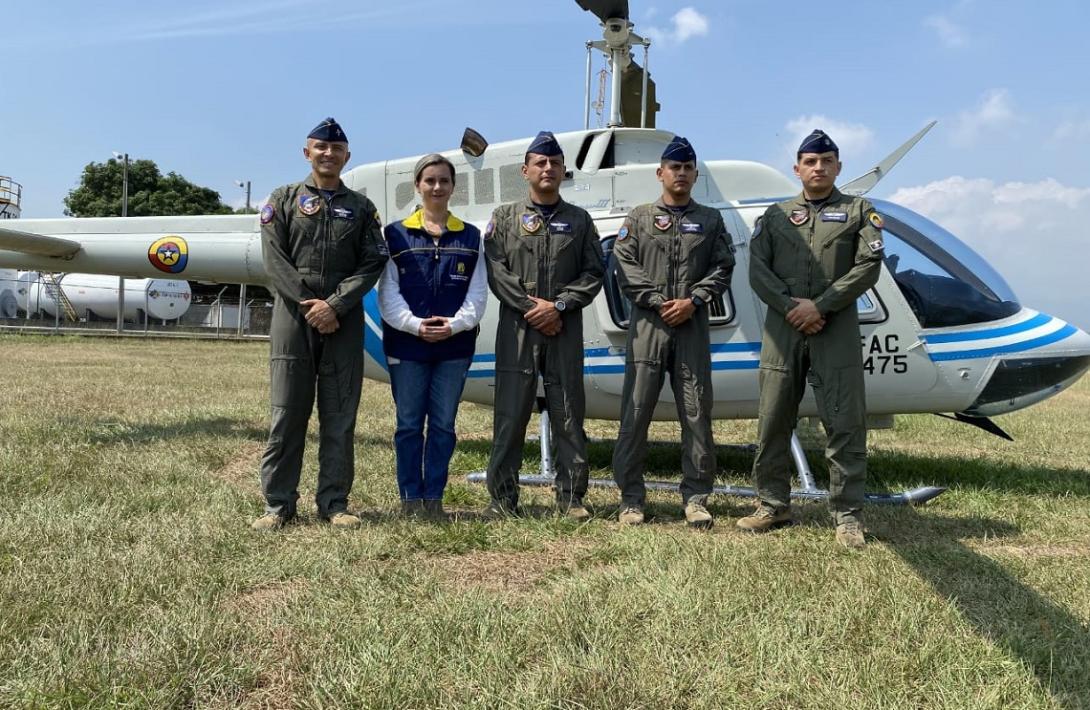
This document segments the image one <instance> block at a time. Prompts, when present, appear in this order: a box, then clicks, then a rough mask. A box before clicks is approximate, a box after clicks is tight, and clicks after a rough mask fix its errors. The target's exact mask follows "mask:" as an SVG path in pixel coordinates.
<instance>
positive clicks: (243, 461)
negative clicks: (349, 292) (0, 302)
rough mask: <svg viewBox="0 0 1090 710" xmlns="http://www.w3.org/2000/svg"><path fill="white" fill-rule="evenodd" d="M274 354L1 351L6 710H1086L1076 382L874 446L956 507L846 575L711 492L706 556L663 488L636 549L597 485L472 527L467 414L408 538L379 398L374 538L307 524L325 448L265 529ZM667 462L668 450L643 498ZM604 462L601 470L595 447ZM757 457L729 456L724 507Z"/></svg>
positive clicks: (914, 425) (931, 515)
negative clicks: (749, 521) (439, 517)
mask: <svg viewBox="0 0 1090 710" xmlns="http://www.w3.org/2000/svg"><path fill="white" fill-rule="evenodd" d="M266 347H267V346H265V345H263V344H255V343H230V342H223V343H210V342H177V341H166V342H164V341H134V340H114V339H92V338H60V337H57V338H51V337H34V336H10V335H9V336H0V363H3V365H2V372H3V382H2V384H0V501H2V513H0V707H5V708H6V707H102V706H111V707H113V706H122V707H142V708H143V707H146V708H164V707H215V708H219V707H222V708H234V707H272V708H289V707H309V708H319V707H321V708H325V707H366V708H371V707H375V708H452V707H471V708H584V707H587V708H730V707H738V708H837V707H858V708H935V707H941V708H1012V707H1013V708H1080V707H1090V631H1088V627H1090V561H1088V553H1090V505H1088V502H1090V417H1088V414H1087V413H1088V411H1090V380H1083V381H1082V382H1080V383H1079V384H1078V385H1076V386H1075V387H1074V388H1072V389H1071V390H1069V391H1068V392H1065V393H1063V394H1062V395H1060V396H1058V397H1056V398H1054V399H1052V400H1050V401H1048V402H1046V403H1044V404H1042V405H1039V406H1037V407H1034V408H1032V409H1030V410H1027V411H1023V412H1019V413H1016V414H1013V415H1010V416H1007V417H1003V418H1001V419H1000V422H999V423H1000V424H1001V425H1002V426H1004V427H1005V428H1006V429H1007V430H1008V431H1009V432H1010V433H1011V434H1012V435H1013V436H1014V437H1015V442H1014V443H1008V442H1004V441H1001V440H999V439H997V438H994V437H991V436H989V435H987V434H985V433H983V432H981V431H978V430H976V429H973V428H971V427H966V426H962V425H959V424H956V423H954V422H949V421H946V420H942V419H939V418H938V417H933V416H910V417H903V418H898V420H897V426H896V428H895V429H894V430H889V431H878V432H872V435H871V440H870V441H871V459H870V460H871V469H872V477H871V478H872V488H879V489H890V490H898V489H902V488H906V487H913V486H916V485H924V484H943V485H948V486H949V487H950V490H949V491H948V492H947V493H946V494H945V495H943V496H941V497H940V498H939V499H937V500H936V501H934V502H933V503H931V504H929V505H927V506H925V507H922V508H920V509H911V508H883V509H871V510H869V511H868V525H869V527H870V530H871V532H872V534H873V536H872V539H871V544H870V545H869V546H868V548H867V549H866V550H864V551H862V552H857V553H853V552H849V551H847V550H843V549H840V548H838V547H837V546H835V545H834V543H833V541H832V536H833V530H832V528H831V526H830V524H829V522H828V516H827V515H826V513H825V510H824V508H823V507H822V506H821V505H820V504H802V505H801V506H800V508H799V510H800V512H801V518H802V521H803V524H801V525H799V526H796V527H794V528H791V529H787V530H783V531H780V532H778V533H774V534H771V535H767V536H752V535H746V534H743V533H740V532H736V531H735V529H734V528H733V519H734V518H735V517H737V516H739V515H743V514H745V513H746V512H747V511H748V509H749V507H750V505H751V504H750V503H749V502H747V501H743V500H740V499H722V498H720V499H713V505H712V506H711V507H712V510H713V512H715V513H716V514H717V516H718V517H719V524H718V525H717V526H716V527H715V528H714V529H713V530H712V531H711V532H707V533H701V532H694V531H690V530H688V529H686V528H685V526H684V523H683V522H682V520H681V512H680V509H679V506H678V501H677V496H676V494H675V495H665V494H662V495H656V496H654V499H653V500H654V502H653V505H652V507H651V510H650V512H651V513H652V514H653V515H654V519H653V520H652V523H651V524H649V525H645V526H642V527H640V528H638V529H623V530H622V529H620V528H619V527H618V526H617V524H616V523H615V522H613V519H614V516H615V513H616V497H615V493H614V492H613V491H609V490H598V491H593V492H592V494H591V497H590V503H591V504H592V505H593V507H594V509H595V511H596V512H597V513H598V516H597V517H596V518H595V519H593V520H591V521H590V522H588V523H585V524H577V523H574V522H572V521H569V520H566V519H563V518H559V517H556V516H555V515H553V514H552V512H551V509H550V507H549V503H550V499H551V495H550V493H549V492H548V491H545V490H527V491H524V500H525V501H526V502H527V503H528V504H529V506H528V507H529V510H530V513H531V514H530V516H529V517H527V518H525V519H521V520H514V521H504V522H499V523H486V522H482V521H480V520H479V519H477V517H476V516H474V515H473V514H472V513H471V511H474V510H476V509H477V508H479V507H481V506H483V504H484V503H486V501H487V497H486V495H485V493H484V491H483V490H482V488H481V487H479V486H475V485H471V484H467V483H466V482H465V480H464V476H463V474H464V473H467V472H469V471H473V470H479V469H481V468H483V467H484V465H485V462H486V459H487V455H488V450H489V445H490V437H491V413H490V410H488V409H486V408H482V407H476V406H471V405H465V406H463V408H462V412H461V414H460V417H459V433H460V435H461V441H460V443H459V446H458V451H457V453H456V454H455V458H454V461H453V473H452V480H451V485H450V486H449V488H448V492H447V506H448V508H452V509H454V510H458V511H464V513H463V514H462V515H460V516H459V518H458V519H457V520H456V521H455V522H453V523H451V524H449V525H430V524H425V523H412V522H407V521H404V520H402V519H400V518H398V517H397V516H395V515H394V510H395V507H396V505H397V488H396V484H395V481H394V474H393V469H394V452H393V448H392V434H393V425H394V421H393V407H392V404H391V401H390V393H389V388H388V387H386V386H385V385H381V384H377V383H370V382H369V383H367V384H365V388H364V389H365V392H364V403H363V405H362V407H361V414H360V422H359V426H358V430H357V480H356V486H355V489H354V492H353V505H354V506H355V507H356V508H357V509H359V510H360V511H362V513H363V517H364V520H365V524H364V526H363V528H362V530H358V531H341V530H333V529H331V528H330V527H328V526H324V525H321V524H319V523H318V522H317V521H316V519H315V516H314V512H313V505H312V504H311V503H310V502H309V500H310V497H311V496H312V495H313V486H314V470H315V463H316V458H315V453H316V452H315V450H314V447H313V444H314V443H315V442H314V439H313V432H312V438H311V444H312V446H311V448H310V450H309V451H308V457H307V466H306V472H305V474H304V480H303V486H302V489H301V492H302V493H303V496H304V501H303V502H304V503H305V505H303V507H302V509H303V511H304V514H303V515H302V516H301V517H302V519H301V523H300V524H298V525H292V526H289V527H288V528H286V529H285V530H283V531H281V532H279V533H275V534H258V533H253V532H251V531H250V529H249V523H250V520H251V519H252V518H253V517H254V516H256V515H257V514H258V513H259V511H260V507H261V501H260V496H259V493H258V483H257V466H258V460H259V458H260V455H261V451H262V448H263V441H264V437H265V433H266V432H265V428H266V426H267V422H268V414H267V389H266V388H267V383H266V365H265V352H266ZM655 427H656V431H655V432H654V436H655V437H656V438H669V439H675V438H676V432H675V431H674V429H673V428H672V427H671V426H669V425H655ZM588 429H589V430H590V433H591V435H592V436H596V437H603V438H606V439H609V438H612V437H613V436H614V435H615V433H616V425H615V424H613V423H610V422H590V423H589V426H588ZM753 433H754V424H753V423H752V422H720V423H718V424H717V425H716V435H717V440H718V441H719V443H731V442H734V443H740V442H749V441H752V439H753ZM526 452H527V456H526V464H527V468H533V467H536V465H537V455H536V449H535V447H534V446H533V445H532V444H531V445H529V446H527V449H526ZM678 455H679V450H678V448H677V447H676V446H663V447H658V448H656V449H655V450H654V453H653V457H652V461H651V468H652V473H653V475H654V476H655V477H669V476H673V475H676V471H677V467H678ZM591 459H592V466H593V467H594V469H595V470H594V471H593V472H592V475H595V476H598V477H608V475H609V469H608V467H609V461H610V446H609V445H608V444H606V443H595V444H594V445H593V447H592V450H591ZM811 462H812V463H813V464H814V465H815V469H816V473H818V475H819V477H821V476H823V475H824V467H823V466H822V464H821V461H820V456H819V455H812V456H811ZM750 463H751V457H750V455H748V454H746V453H744V452H742V451H739V450H737V449H730V448H723V449H722V452H721V454H720V466H721V468H722V470H723V474H724V476H725V480H726V481H727V482H730V483H736V484H743V483H746V482H747V479H748V469H749V465H750Z"/></svg>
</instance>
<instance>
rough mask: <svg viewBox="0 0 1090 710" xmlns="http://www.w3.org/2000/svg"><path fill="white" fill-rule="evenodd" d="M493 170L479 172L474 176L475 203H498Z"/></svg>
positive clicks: (486, 169)
mask: <svg viewBox="0 0 1090 710" xmlns="http://www.w3.org/2000/svg"><path fill="white" fill-rule="evenodd" d="M494 172H495V170H494V169H493V168H485V169H484V170H478V171H477V172H476V173H474V174H473V202H474V203H476V204H478V205H488V204H491V203H493V202H495V201H496V186H495V184H494V180H493V173H494Z"/></svg>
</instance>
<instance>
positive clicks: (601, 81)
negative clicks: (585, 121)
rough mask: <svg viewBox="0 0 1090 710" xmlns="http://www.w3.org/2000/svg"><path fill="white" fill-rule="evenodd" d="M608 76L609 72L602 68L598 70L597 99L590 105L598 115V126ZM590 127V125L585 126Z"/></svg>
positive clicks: (604, 99)
mask: <svg viewBox="0 0 1090 710" xmlns="http://www.w3.org/2000/svg"><path fill="white" fill-rule="evenodd" d="M608 76H609V72H608V71H606V70H605V69H602V70H600V71H599V72H598V99H597V100H596V101H595V102H594V103H592V104H591V105H590V106H591V108H593V109H594V113H596V114H597V115H598V127H599V128H601V127H602V112H603V111H604V110H605V107H606V77H608ZM587 128H590V126H587Z"/></svg>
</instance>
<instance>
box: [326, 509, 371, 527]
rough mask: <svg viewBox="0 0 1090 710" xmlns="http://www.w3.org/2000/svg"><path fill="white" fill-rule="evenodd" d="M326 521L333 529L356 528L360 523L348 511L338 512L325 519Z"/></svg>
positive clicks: (356, 517) (358, 519) (356, 516)
mask: <svg viewBox="0 0 1090 710" xmlns="http://www.w3.org/2000/svg"><path fill="white" fill-rule="evenodd" d="M326 521H327V522H328V523H329V524H330V525H332V526H333V527H335V528H344V529H346V530H347V529H351V528H358V527H359V526H360V525H361V524H362V523H361V522H360V518H359V516H358V515H352V514H351V513H349V512H348V511H345V510H339V511H337V512H336V513H334V514H333V515H330V516H329V517H328V518H326Z"/></svg>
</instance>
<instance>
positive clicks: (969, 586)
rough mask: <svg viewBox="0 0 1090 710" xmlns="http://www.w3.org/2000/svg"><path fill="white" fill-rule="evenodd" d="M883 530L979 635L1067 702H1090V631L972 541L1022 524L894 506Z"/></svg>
mask: <svg viewBox="0 0 1090 710" xmlns="http://www.w3.org/2000/svg"><path fill="white" fill-rule="evenodd" d="M881 518H882V520H881V523H880V524H879V525H873V524H872V525H871V527H872V528H877V529H876V530H875V532H876V533H877V535H878V537H879V538H880V539H881V541H882V542H884V543H885V544H887V545H888V546H889V548H890V549H891V550H893V551H894V552H895V553H896V554H897V555H899V556H900V557H901V559H903V560H904V561H905V562H906V563H908V564H909V565H910V566H911V567H912V568H913V569H914V570H915V571H916V573H917V574H919V576H920V577H921V578H922V579H923V580H924V581H926V582H927V583H928V584H930V585H931V587H932V588H933V589H934V590H935V592H936V593H937V594H938V595H940V596H941V597H942V598H944V599H945V600H946V601H947V602H948V603H949V604H950V605H951V606H952V607H953V608H954V609H956V610H957V611H958V612H959V613H960V614H961V616H962V618H964V619H965V620H966V621H968V622H969V623H970V624H971V625H972V627H973V628H974V629H975V630H976V632H977V633H978V634H980V635H981V636H982V637H984V638H985V639H987V640H988V641H990V642H991V643H993V644H995V645H997V646H999V647H1000V648H1003V649H1004V650H1005V651H1006V652H1007V653H1009V654H1010V655H1011V657H1012V658H1015V659H1018V660H1020V661H1021V662H1022V664H1023V665H1024V666H1025V667H1026V668H1027V669H1028V670H1030V671H1031V672H1033V674H1034V675H1035V676H1036V677H1037V681H1038V682H1039V683H1040V685H1041V687H1042V688H1043V689H1044V690H1045V691H1047V692H1048V693H1050V694H1051V696H1052V698H1053V699H1054V700H1055V701H1056V703H1057V704H1058V705H1059V706H1060V707H1064V708H1085V707H1090V680H1088V678H1087V674H1086V669H1088V668H1090V630H1088V629H1087V628H1086V626H1084V625H1083V624H1082V622H1081V621H1080V620H1079V619H1078V618H1076V617H1075V616H1073V615H1072V614H1070V613H1069V612H1068V611H1066V610H1065V609H1063V608H1062V607H1060V606H1059V605H1057V604H1055V603H1053V602H1052V601H1050V600H1049V599H1047V598H1046V597H1044V596H1042V595H1041V594H1039V593H1038V592H1036V591H1034V590H1033V589H1031V588H1029V587H1027V586H1026V585H1025V584H1023V583H1022V582H1021V581H1019V580H1018V579H1017V578H1015V577H1014V576H1013V575H1012V574H1011V573H1010V572H1009V571H1008V570H1007V569H1005V568H1004V566H1003V565H1002V564H1000V563H999V562H997V561H995V560H993V559H991V558H989V557H987V556H985V555H982V554H980V553H978V552H976V551H974V550H972V549H970V548H969V547H968V546H966V545H965V544H964V541H965V540H971V539H987V538H995V537H1006V536H1010V535H1014V534H1016V533H1017V532H1018V530H1017V528H1015V527H1014V526H1012V525H1010V524H1008V523H1004V522H1000V521H996V520H988V519H982V518H953V517H943V516H931V515H928V514H926V513H924V514H921V513H920V512H918V511H916V510H915V509H913V508H899V509H896V510H895V511H887V512H886V513H885V514H884V515H882V516H881Z"/></svg>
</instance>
